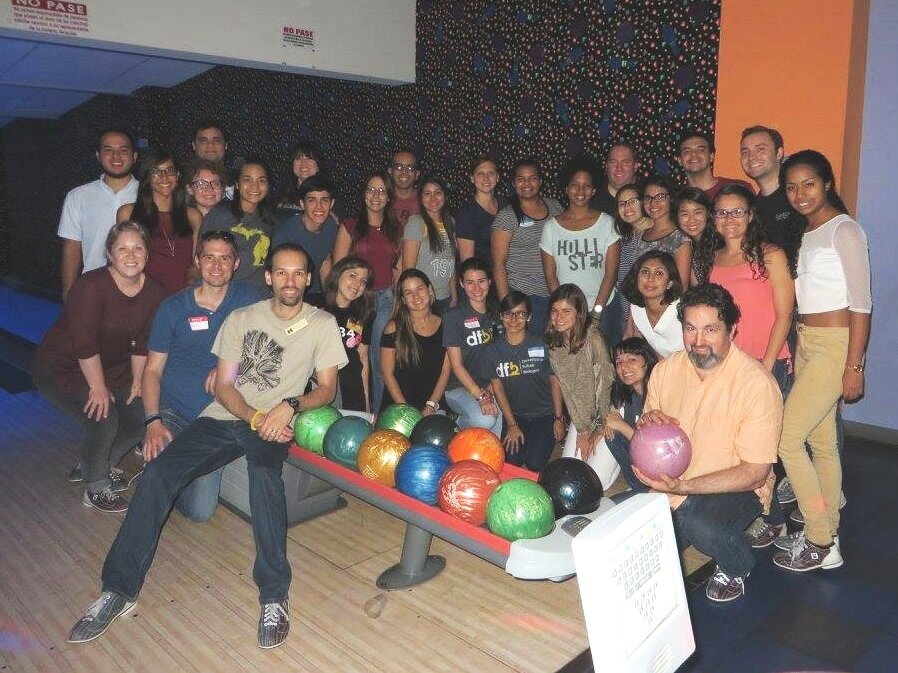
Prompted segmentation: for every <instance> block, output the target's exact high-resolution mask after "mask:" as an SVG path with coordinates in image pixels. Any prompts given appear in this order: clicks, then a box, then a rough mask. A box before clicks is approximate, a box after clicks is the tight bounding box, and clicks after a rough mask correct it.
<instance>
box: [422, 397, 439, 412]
mask: <svg viewBox="0 0 898 673" xmlns="http://www.w3.org/2000/svg"><path fill="white" fill-rule="evenodd" d="M424 406H426V407H430V408H431V409H433V410H434V411H436V410H437V409H439V408H440V405H439V404H438V403H437V402H434V401H433V400H427V401H426V402H425V403H424Z"/></svg>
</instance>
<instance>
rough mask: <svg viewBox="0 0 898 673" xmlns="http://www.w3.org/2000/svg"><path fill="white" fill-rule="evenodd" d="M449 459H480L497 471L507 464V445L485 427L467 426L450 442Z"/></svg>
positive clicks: (455, 460) (455, 461)
mask: <svg viewBox="0 0 898 673" xmlns="http://www.w3.org/2000/svg"><path fill="white" fill-rule="evenodd" d="M449 460H451V461H452V462H453V463H457V462H458V461H460V460H479V461H480V462H481V463H486V464H487V465H489V466H490V467H491V468H493V469H494V470H495V471H496V472H497V473H498V472H501V471H502V466H503V465H505V447H504V446H502V440H501V439H499V438H498V437H496V435H494V434H493V433H492V432H490V431H489V430H486V429H484V428H465V429H464V430H459V431H458V434H457V435H455V437H453V438H452V441H451V442H449Z"/></svg>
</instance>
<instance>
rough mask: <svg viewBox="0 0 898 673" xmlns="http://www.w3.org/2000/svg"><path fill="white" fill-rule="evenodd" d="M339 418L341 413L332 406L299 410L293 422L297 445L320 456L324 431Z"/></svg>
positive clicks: (341, 416)
mask: <svg viewBox="0 0 898 673" xmlns="http://www.w3.org/2000/svg"><path fill="white" fill-rule="evenodd" d="M341 418H343V415H342V414H341V413H340V412H339V411H337V410H336V409H334V408H333V407H318V408H317V409H306V410H305V411H300V412H299V414H298V415H297V416H296V420H295V421H294V422H293V438H294V439H296V444H297V445H298V446H301V447H302V448H304V449H306V450H307V451H311V452H312V453H317V454H318V455H319V456H320V455H321V451H322V449H323V447H322V445H323V444H324V435H325V433H326V432H327V430H328V428H330V426H332V425H333V424H334V423H335V422H336V421H337V420H339V419H341Z"/></svg>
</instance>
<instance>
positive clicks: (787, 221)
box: [755, 185, 807, 270]
mask: <svg viewBox="0 0 898 673" xmlns="http://www.w3.org/2000/svg"><path fill="white" fill-rule="evenodd" d="M755 205H757V207H758V215H760V216H761V222H763V224H764V231H765V232H766V233H767V236H768V238H769V239H770V242H771V243H774V244H776V245H778V246H779V247H781V248H782V249H783V251H784V252H785V253H786V258H787V259H788V260H789V268H790V269H793V270H794V269H795V268H796V266H797V265H798V252H799V250H800V249H801V237H802V236H804V231H805V229H806V228H807V221H806V220H805V219H804V217H803V216H802V215H801V214H800V213H799V212H798V211H797V210H795V209H794V208H793V207H792V205H791V204H790V203H789V199H788V198H787V197H786V190H785V189H784V188H783V186H782V185H780V186H779V187H777V188H776V190H775V191H773V192H771V193H770V194H768V195H767V196H762V195H760V194H759V195H758V197H757V198H756V199H755Z"/></svg>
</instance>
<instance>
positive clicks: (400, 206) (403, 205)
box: [392, 192, 420, 233]
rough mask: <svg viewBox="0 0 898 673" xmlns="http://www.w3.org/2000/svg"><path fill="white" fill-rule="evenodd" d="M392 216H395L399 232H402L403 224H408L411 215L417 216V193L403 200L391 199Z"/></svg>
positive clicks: (396, 197)
mask: <svg viewBox="0 0 898 673" xmlns="http://www.w3.org/2000/svg"><path fill="white" fill-rule="evenodd" d="M392 208H393V215H395V216H396V221H397V222H398V223H399V231H400V233H401V232H402V230H403V229H405V223H406V222H408V218H409V217H411V216H412V215H417V214H418V212H419V211H420V206H419V204H418V193H417V192H415V194H414V196H409V197H407V198H405V199H400V198H399V197H398V196H394V197H393V206H392Z"/></svg>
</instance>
